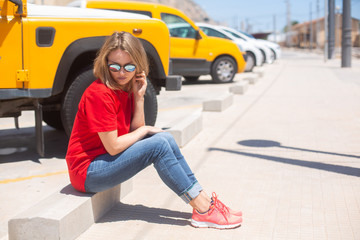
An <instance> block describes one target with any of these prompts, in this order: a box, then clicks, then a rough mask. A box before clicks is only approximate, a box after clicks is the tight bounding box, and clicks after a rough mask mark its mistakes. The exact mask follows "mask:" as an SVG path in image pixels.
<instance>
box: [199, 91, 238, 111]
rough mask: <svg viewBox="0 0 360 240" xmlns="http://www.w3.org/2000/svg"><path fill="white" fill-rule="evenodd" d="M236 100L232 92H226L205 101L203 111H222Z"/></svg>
mask: <svg viewBox="0 0 360 240" xmlns="http://www.w3.org/2000/svg"><path fill="white" fill-rule="evenodd" d="M233 102H234V95H233V94H232V93H224V94H223V95H221V96H219V97H218V98H216V99H213V100H208V101H205V102H203V111H213V112H222V111H224V110H225V109H227V108H228V107H230V106H231V105H232V104H233Z"/></svg>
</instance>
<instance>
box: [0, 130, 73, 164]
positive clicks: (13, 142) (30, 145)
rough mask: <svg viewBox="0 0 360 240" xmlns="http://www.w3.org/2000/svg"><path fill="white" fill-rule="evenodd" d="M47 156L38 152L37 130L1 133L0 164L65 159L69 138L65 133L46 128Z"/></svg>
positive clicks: (5, 131)
mask: <svg viewBox="0 0 360 240" xmlns="http://www.w3.org/2000/svg"><path fill="white" fill-rule="evenodd" d="M43 129H44V140H45V156H44V157H40V156H39V155H38V153H37V151H36V137H35V128H34V127H28V128H21V129H6V130H1V131H0V138H1V141H0V164H1V163H9V162H19V161H29V160H30V161H33V162H40V161H39V159H40V158H65V155H66V150H67V144H68V137H67V136H66V134H65V132H62V131H58V130H55V129H53V128H51V127H49V126H44V128H43Z"/></svg>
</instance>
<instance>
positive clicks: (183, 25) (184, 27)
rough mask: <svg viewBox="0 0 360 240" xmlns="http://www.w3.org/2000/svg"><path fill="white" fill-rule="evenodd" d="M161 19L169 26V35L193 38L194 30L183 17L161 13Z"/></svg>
mask: <svg viewBox="0 0 360 240" xmlns="http://www.w3.org/2000/svg"><path fill="white" fill-rule="evenodd" d="M161 20H163V21H164V22H165V23H166V25H167V26H168V28H169V31H170V36H172V37H179V38H195V37H196V30H195V29H194V28H193V27H192V26H191V25H190V23H188V22H187V21H185V20H184V19H183V18H181V17H179V16H176V15H173V14H168V13H161Z"/></svg>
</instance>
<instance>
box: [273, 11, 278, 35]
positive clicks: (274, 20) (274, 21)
mask: <svg viewBox="0 0 360 240" xmlns="http://www.w3.org/2000/svg"><path fill="white" fill-rule="evenodd" d="M273 23H274V42H277V39H276V15H275V14H274V17H273Z"/></svg>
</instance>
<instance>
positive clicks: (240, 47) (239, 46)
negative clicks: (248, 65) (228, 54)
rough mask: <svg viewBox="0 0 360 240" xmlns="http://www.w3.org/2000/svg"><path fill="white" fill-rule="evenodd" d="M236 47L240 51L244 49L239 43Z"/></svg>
mask: <svg viewBox="0 0 360 240" xmlns="http://www.w3.org/2000/svg"><path fill="white" fill-rule="evenodd" d="M237 46H238V48H239V49H240V52H245V51H244V48H243V47H242V46H241V45H240V44H237Z"/></svg>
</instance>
